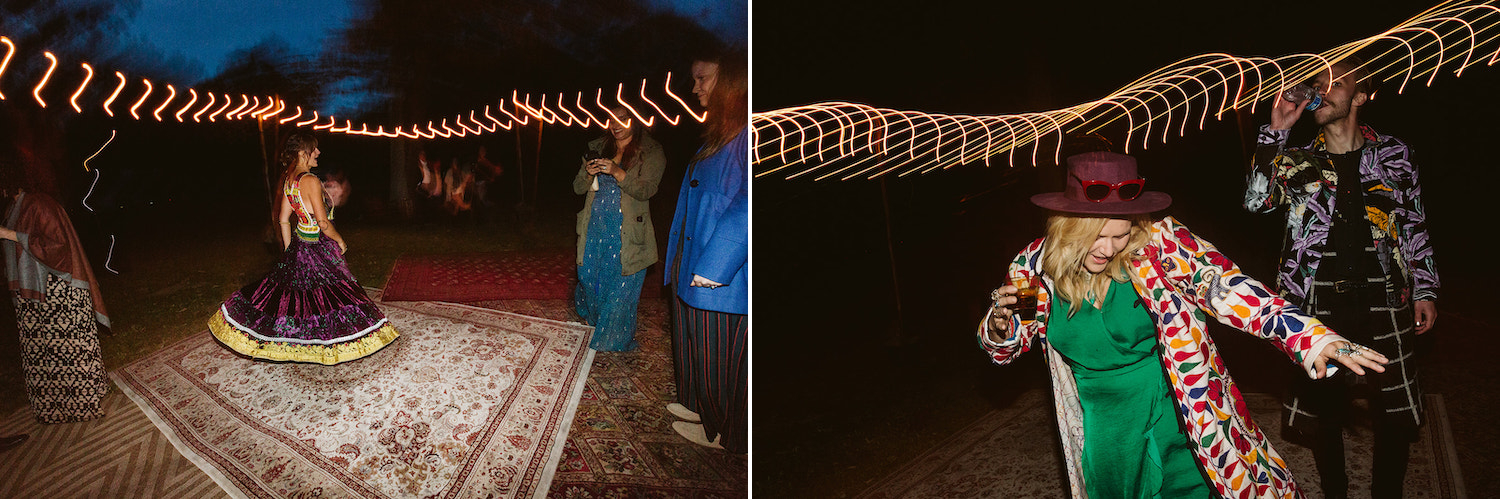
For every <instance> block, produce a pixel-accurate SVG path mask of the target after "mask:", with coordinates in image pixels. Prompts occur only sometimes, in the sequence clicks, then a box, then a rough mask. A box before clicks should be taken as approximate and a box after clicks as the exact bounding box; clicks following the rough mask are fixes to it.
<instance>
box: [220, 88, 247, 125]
mask: <svg viewBox="0 0 1500 499" xmlns="http://www.w3.org/2000/svg"><path fill="white" fill-rule="evenodd" d="M240 99H241V102H240V107H237V108H234V110H233V111H230V112H227V113H224V119H226V120H234V119H235V118H237V117H238V116H239V112H240V111H242V110H244V109H245V107H247V106H249V105H250V97H249V96H247V95H245V94H240Z"/></svg>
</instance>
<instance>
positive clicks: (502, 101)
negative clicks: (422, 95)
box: [427, 99, 526, 130]
mask: <svg viewBox="0 0 1500 499" xmlns="http://www.w3.org/2000/svg"><path fill="white" fill-rule="evenodd" d="M496 109H499V110H500V112H502V113H505V116H506V117H509V118H510V122H511V123H515V124H518V125H521V126H526V121H525V120H523V119H521V118H517V117H516V115H514V114H510V111H506V110H505V99H500V106H499V107H497V108H496ZM522 114H525V113H522ZM427 129H428V130H432V122H431V121H429V122H427ZM505 129H506V130H510V127H505Z"/></svg>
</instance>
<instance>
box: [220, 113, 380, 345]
mask: <svg viewBox="0 0 1500 499" xmlns="http://www.w3.org/2000/svg"><path fill="white" fill-rule="evenodd" d="M319 153H320V151H318V141H317V139H315V138H313V137H312V136H311V135H306V134H301V133H298V134H293V135H292V136H291V137H288V138H287V140H286V144H285V145H284V146H283V147H282V150H281V155H280V158H279V159H280V161H281V164H282V166H283V167H285V168H286V170H285V173H283V174H282V177H281V183H280V184H279V185H280V186H281V189H282V192H283V194H284V195H283V196H282V199H281V210H280V222H281V245H282V248H283V249H284V250H285V251H284V252H283V253H282V254H281V259H280V260H279V261H277V262H276V265H275V267H274V268H273V269H272V270H271V272H270V273H268V274H266V276H265V278H262V279H261V280H260V281H259V282H256V283H254V284H250V285H248V286H245V287H244V288H241V289H240V290H239V291H236V292H234V294H233V295H230V296H229V300H228V301H225V302H224V305H222V306H220V307H219V311H218V312H217V313H215V314H214V316H213V318H211V319H209V321H208V326H209V328H210V329H211V330H212V331H213V335H214V338H217V339H218V340H219V342H221V343H223V344H224V345H225V346H227V347H229V348H231V349H233V350H234V351H236V352H239V353H242V354H245V355H248V356H250V357H253V358H257V359H266V360H276V361H292V362H310V363H318V364H327V365H333V364H338V363H340V362H348V361H351V360H355V359H359V358H361V357H364V356H366V355H370V354H372V353H375V352H376V351H377V350H380V349H381V348H384V347H385V346H386V345H389V344H390V343H391V342H393V341H395V340H396V337H397V336H399V333H397V332H396V328H395V327H392V326H391V324H390V323H389V322H387V321H386V318H385V314H383V313H381V312H380V310H379V309H377V308H376V307H375V302H373V301H371V300H370V297H369V296H367V295H365V291H364V288H361V287H360V286H359V283H358V282H356V281H355V280H354V274H352V273H350V272H349V267H348V266H347V265H346V264H345V263H344V257H343V253H344V251H345V250H346V249H347V246H346V245H345V244H344V238H343V237H342V236H340V235H339V233H338V231H337V230H335V229H334V227H333V224H332V223H330V222H329V221H328V219H329V218H330V217H329V216H328V213H327V212H326V211H325V210H324V203H323V184H322V182H319V181H318V177H317V176H316V175H313V174H312V173H310V172H308V170H309V169H311V168H312V167H315V166H318V154H319ZM294 217H295V218H296V228H295V229H294V228H293V227H292V218H294ZM294 232H295V237H293V233H294Z"/></svg>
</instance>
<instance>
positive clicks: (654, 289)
mask: <svg viewBox="0 0 1500 499" xmlns="http://www.w3.org/2000/svg"><path fill="white" fill-rule="evenodd" d="M574 251H575V250H574V248H572V247H568V248H559V249H550V250H534V251H504V252H492V253H467V254H457V255H415V254H413V255H401V257H400V258H397V259H396V264H395V266H394V267H392V269H391V277H390V280H388V281H387V282H386V286H385V299H386V300H389V301H446V302H476V301H485V300H524V299H534V300H554V299H568V298H572V297H573V286H574V282H575V281H576V280H577V274H578V266H577V264H576V260H575V258H576V254H575V253H574ZM660 267H661V266H660V265H653V266H651V268H650V269H648V270H647V272H648V274H647V276H646V286H645V288H643V289H642V290H641V295H642V296H644V297H655V296H660V294H661V282H662V278H661V271H660Z"/></svg>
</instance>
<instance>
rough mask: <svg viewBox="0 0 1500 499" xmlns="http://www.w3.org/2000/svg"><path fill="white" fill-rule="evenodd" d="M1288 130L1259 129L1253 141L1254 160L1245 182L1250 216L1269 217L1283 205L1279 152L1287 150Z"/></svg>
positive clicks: (1283, 186) (1284, 193)
mask: <svg viewBox="0 0 1500 499" xmlns="http://www.w3.org/2000/svg"><path fill="white" fill-rule="evenodd" d="M1291 134H1292V131H1291V130H1271V126H1270V125H1261V127H1260V133H1259V134H1258V135H1257V136H1256V137H1255V159H1254V160H1253V161H1252V162H1251V163H1250V174H1249V176H1248V177H1247V178H1246V179H1245V209H1246V210H1249V211H1251V212H1253V213H1269V212H1271V211H1272V210H1275V209H1276V208H1277V207H1278V206H1281V205H1282V204H1284V203H1285V199H1286V185H1285V182H1283V179H1281V178H1278V177H1277V172H1278V171H1284V170H1285V168H1278V167H1277V164H1278V162H1280V161H1282V160H1283V158H1282V154H1281V151H1282V149H1283V148H1285V147H1286V141H1287V138H1288V137H1290V136H1291Z"/></svg>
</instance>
